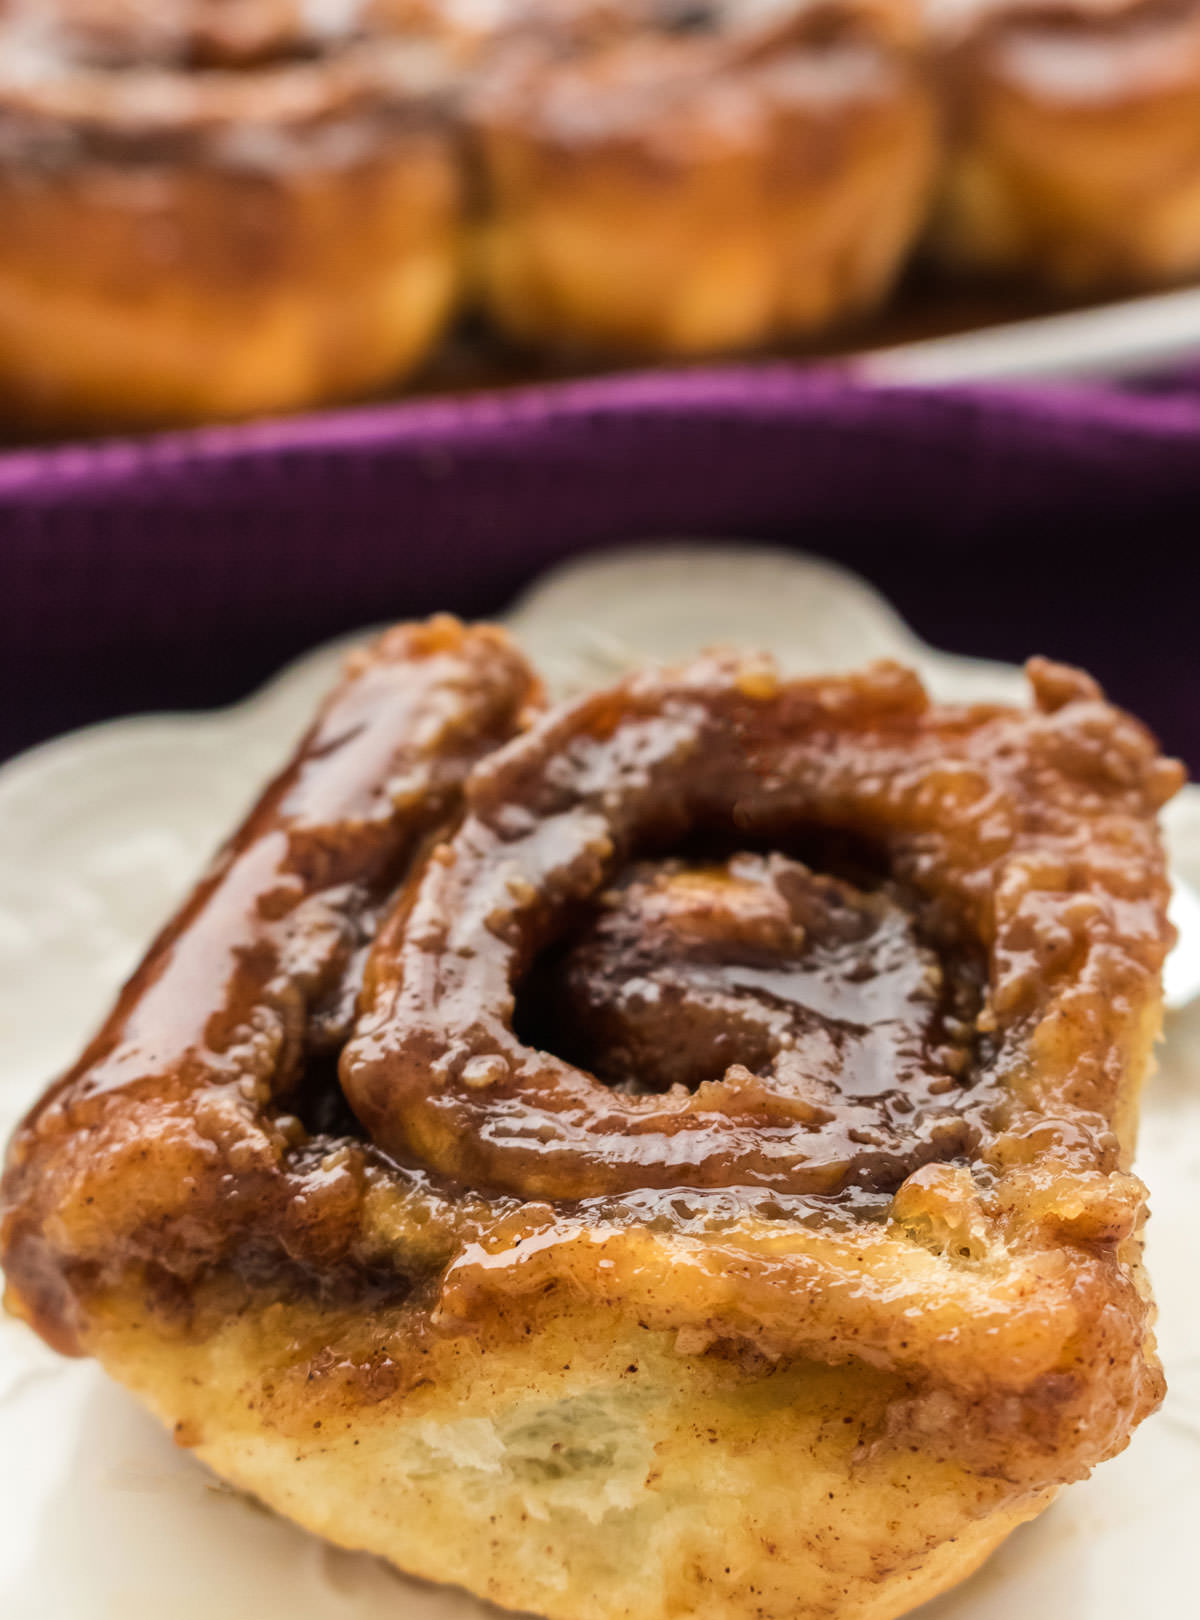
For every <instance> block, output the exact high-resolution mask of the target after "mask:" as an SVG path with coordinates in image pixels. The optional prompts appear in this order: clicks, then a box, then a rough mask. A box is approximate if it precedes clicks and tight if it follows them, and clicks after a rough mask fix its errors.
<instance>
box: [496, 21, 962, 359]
mask: <svg viewBox="0 0 1200 1620" xmlns="http://www.w3.org/2000/svg"><path fill="white" fill-rule="evenodd" d="M542 9H543V10H544V12H545V13H548V16H546V17H543V19H542V26H541V27H540V28H539V29H537V30H536V31H531V33H527V34H526V35H525V36H524V37H523V38H519V39H518V40H516V41H514V42H510V49H508V50H507V51H499V52H497V53H496V60H495V63H494V69H493V71H492V72H491V73H490V74H489V75H486V76H485V80H484V84H483V86H482V88H481V90H480V92H479V95H478V98H477V103H476V108H475V118H474V129H475V135H476V140H477V144H478V150H479V161H480V166H481V170H482V175H483V183H484V199H485V200H484V210H483V218H482V221H481V224H480V228H479V240H478V255H477V257H478V268H479V275H480V280H481V285H482V291H483V297H484V301H485V304H486V307H487V310H488V312H489V314H490V315H491V317H492V319H493V320H494V321H495V322H496V323H497V324H498V325H499V326H500V327H501V328H502V329H504V330H505V331H507V332H509V333H511V334H513V335H514V336H516V337H518V338H522V339H526V340H535V341H538V342H541V343H546V342H549V343H551V344H557V345H566V346H570V347H576V348H580V347H582V348H589V347H590V348H599V349H608V350H614V349H615V350H626V351H629V352H631V353H636V352H639V351H640V352H642V353H651V354H689V353H697V352H701V351H704V350H712V349H722V348H731V347H737V346H742V347H745V346H747V345H754V344H762V343H766V342H769V341H771V340H775V341H778V340H780V339H781V338H787V337H789V336H795V335H797V334H803V333H810V332H813V331H817V330H820V329H823V328H825V327H828V326H829V325H830V324H831V323H832V322H835V321H837V320H838V319H841V318H844V317H846V316H849V315H853V314H855V313H859V312H861V311H862V310H864V309H867V308H870V307H871V306H872V305H874V304H875V303H877V302H878V301H879V300H880V299H881V298H882V297H883V296H884V294H885V293H886V292H887V291H888V290H889V289H890V286H891V283H892V281H893V278H894V276H895V273H896V270H897V268H898V266H899V263H900V261H901V259H902V257H903V255H904V254H905V253H906V251H907V250H908V248H909V247H910V245H911V243H912V241H913V239H914V237H915V235H916V234H917V231H918V230H919V228H920V225H921V223H922V220H923V217H924V210H925V205H926V202H927V199H928V196H929V192H930V188H931V184H932V179H933V174H934V165H935V158H936V148H937V142H936V139H935V128H936V119H935V116H934V111H933V103H932V100H931V97H930V95H929V93H928V89H927V86H926V84H925V78H924V74H923V73H922V71H921V70H920V68H919V66H918V65H917V64H916V62H915V53H914V49H913V47H914V44H915V37H916V33H917V18H916V13H915V10H914V9H913V8H912V7H910V6H908V5H907V4H906V0H895V3H892V0H879V3H873V0H865V3H862V4H860V3H858V0H831V3H817V4H815V5H813V4H806V3H804V0H766V3H759V4H752V5H743V4H738V3H733V0H699V3H694V0H691V3H689V0H621V3H619V4H616V5H611V4H610V5H605V4H604V3H603V0H558V4H557V5H555V4H553V0H545V4H544V6H543V8H542Z"/></svg>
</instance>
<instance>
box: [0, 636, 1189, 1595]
mask: <svg viewBox="0 0 1200 1620" xmlns="http://www.w3.org/2000/svg"><path fill="white" fill-rule="evenodd" d="M1031 673H1032V677H1033V684H1034V691H1035V696H1036V707H1035V708H1034V709H1033V710H1032V711H1028V712H1023V711H1019V710H1012V709H1005V708H990V707H976V708H959V707H938V706H934V705H931V704H930V703H929V701H928V699H927V698H926V696H925V694H924V693H923V691H922V689H921V687H920V685H919V683H918V682H917V681H916V679H915V677H913V676H911V675H910V674H908V673H907V672H905V671H903V670H900V669H897V668H896V667H895V666H878V667H876V668H875V669H873V670H871V671H868V672H865V673H863V674H862V675H859V676H852V677H842V678H837V679H829V680H824V681H792V682H785V681H782V680H780V679H779V677H778V676H777V675H776V674H775V672H774V670H773V668H772V667H771V666H770V665H769V663H766V662H765V661H763V660H761V659H707V660H701V661H698V662H697V663H695V664H694V665H691V666H689V667H688V668H686V669H684V670H680V671H676V672H673V673H667V674H662V673H655V672H648V673H646V674H643V675H640V676H634V677H632V678H630V679H629V680H627V681H625V682H623V683H621V684H620V685H619V686H617V687H615V688H613V689H611V690H609V691H605V692H601V693H598V694H594V695H591V696H589V697H586V698H583V699H581V700H579V701H578V702H577V703H575V704H573V705H570V706H567V707H564V708H561V709H557V710H553V711H551V712H549V713H548V714H546V715H545V716H544V717H542V718H540V719H535V720H534V721H533V723H532V725H530V726H528V729H526V730H525V731H524V734H523V735H517V736H516V737H515V738H513V740H512V741H510V742H507V743H506V742H505V741H504V739H505V738H507V737H509V736H510V735H511V734H512V733H513V732H514V731H515V730H518V729H519V728H521V727H522V726H523V725H525V724H527V720H526V714H525V711H526V710H527V707H528V706H529V705H536V704H537V702H538V691H537V686H536V682H535V681H534V679H533V677H532V675H531V673H530V671H529V670H528V669H527V668H526V667H525V666H524V664H523V662H522V660H521V659H520V657H519V656H518V655H517V653H516V652H515V650H514V649H513V648H512V647H511V645H509V644H508V643H506V642H505V640H504V639H503V638H501V637H499V636H498V635H496V634H494V633H490V632H487V631H485V630H483V631H463V630H461V629H460V628H459V627H457V626H455V625H454V624H453V623H450V622H447V621H435V622H434V623H433V624H431V625H430V626H427V627H415V628H409V629H405V630H400V631H396V632H392V633H390V634H389V635H388V636H387V637H386V638H384V640H383V641H382V642H381V643H380V644H379V645H378V646H377V647H376V648H375V649H374V650H373V651H372V652H371V653H369V654H367V655H365V656H360V657H359V658H357V659H356V660H355V662H354V663H353V665H352V667H351V669H350V671H349V674H348V678H347V680H346V682H345V683H344V684H343V686H342V687H341V688H340V689H339V691H338V692H337V693H335V695H334V696H333V698H332V699H331V700H330V702H329V703H328V704H327V705H326V707H325V708H324V710H323V712H322V714H321V716H320V717H319V718H318V722H317V724H316V726H315V727H314V729H313V731H312V732H311V733H310V735H309V737H308V739H306V741H305V743H304V744H303V745H302V747H301V750H300V752H299V753H298V755H297V757H296V759H295V760H294V762H293V764H292V765H291V766H290V767H289V769H288V770H287V771H286V772H285V773H284V774H283V776H282V777H281V778H280V779H279V780H278V781H277V782H276V783H275V784H273V785H272V787H271V788H270V789H268V791H267V793H266V794H265V795H264V798H263V799H262V801H261V802H260V804H259V806H258V807H257V808H256V810H255V811H254V812H252V814H251V816H250V818H249V819H248V821H247V822H246V824H245V825H244V827H243V828H242V830H241V832H240V833H239V834H238V835H237V836H236V837H235V839H234V840H233V841H232V842H231V844H230V845H229V846H228V847H227V848H226V850H225V851H223V852H222V854H221V856H220V857H219V859H218V861H217V862H216V863H215V865H214V867H213V869H212V871H211V872H210V874H209V875H208V877H207V878H206V879H205V880H204V881H203V882H202V884H201V886H200V888H199V889H198V890H197V891H196V894H195V895H194V896H193V898H192V900H191V901H190V902H189V903H188V905H187V906H185V908H184V909H183V911H182V912H181V913H180V916H179V918H178V919H177V920H176V922H175V923H173V924H172V925H171V926H170V927H169V928H168V929H167V930H166V931H165V933H164V934H163V935H162V936H161V937H160V939H159V940H158V941H157V942H156V944H155V945H154V946H153V947H152V948H151V951H150V953H149V955H148V956H147V958H146V961H145V962H144V964H143V966H142V968H140V969H139V971H138V973H137V974H135V976H134V978H133V979H132V980H131V981H130V984H129V985H128V986H127V988H126V991H125V992H124V994H123V996H122V999H121V1002H120V1003H119V1005H118V1007H117V1008H116V1010H115V1011H114V1014H113V1016H112V1017H111V1019H110V1020H109V1021H108V1023H107V1024H106V1025H105V1027H104V1028H103V1029H102V1031H101V1032H100V1034H99V1035H98V1036H97V1038H96V1040H95V1041H94V1042H93V1043H92V1045H91V1046H90V1047H89V1049H88V1051H87V1052H86V1053H85V1054H84V1056H83V1058H82V1059H81V1060H80V1063H79V1064H78V1065H77V1066H76V1068H75V1069H74V1070H73V1071H72V1072H71V1073H70V1074H69V1075H68V1076H67V1077H65V1079H64V1080H63V1081H62V1082H60V1084H59V1085H58V1086H56V1087H55V1088H53V1089H52V1090H51V1092H50V1093H49V1094H48V1095H47V1097H46V1098H45V1099H44V1100H43V1102H42V1103H41V1104H39V1106H38V1108H37V1109H35V1111H34V1113H33V1115H31V1117H30V1119H29V1120H28V1121H27V1122H26V1125H25V1126H24V1128H23V1129H22V1131H21V1132H20V1133H19V1135H18V1138H17V1139H16V1142H15V1144H14V1148H13V1152H12V1156H11V1160H10V1165H9V1169H8V1172H7V1175H6V1178H5V1184H4V1194H5V1199H6V1205H7V1208H6V1215H5V1220H4V1227H3V1250H4V1260H5V1265H6V1269H7V1272H8V1275H9V1281H10V1301H11V1303H12V1304H13V1305H14V1306H15V1307H16V1308H17V1309H18V1310H19V1311H20V1312H21V1313H22V1314H24V1315H26V1316H27V1317H28V1318H29V1319H30V1320H31V1321H33V1322H34V1323H35V1325H37V1326H38V1327H39V1328H40V1329H41V1331H42V1332H43V1333H44V1334H45V1335H47V1336H48V1337H50V1338H52V1339H53V1340H54V1341H55V1342H56V1343H58V1344H59V1345H60V1347H62V1348H64V1349H74V1350H81V1349H82V1350H87V1351H89V1352H91V1353H94V1354H96V1355H97V1356H99V1358H100V1359H101V1360H102V1361H103V1362H104V1363H105V1365H106V1366H108V1367H109V1369H110V1370H111V1371H113V1372H114V1373H115V1374H116V1375H117V1376H118V1377H120V1378H122V1379H123V1380H124V1381H126V1382H127V1383H129V1384H130V1385H131V1387H133V1388H134V1389H135V1390H137V1391H139V1392H140V1393H141V1394H142V1396H143V1397H144V1398H145V1399H146V1400H147V1401H148V1402H149V1404H150V1405H151V1406H152V1407H153V1408H154V1409H155V1410H157V1411H158V1412H159V1413H160V1415H162V1416H163V1417H165V1418H166V1419H167V1420H168V1421H169V1422H170V1423H171V1424H172V1425H173V1427H174V1429H175V1432H176V1435H177V1438H178V1439H179V1440H180V1442H181V1443H183V1444H185V1445H191V1446H195V1447H196V1449H197V1450H198V1451H199V1453H200V1455H202V1456H204V1457H205V1458H207V1459H208V1460H209V1461H210V1462H211V1463H212V1464H213V1465H214V1466H215V1467H217V1468H218V1470H219V1471H221V1472H222V1473H224V1474H226V1475H227V1476H228V1477H229V1478H231V1479H232V1480H234V1481H235V1482H236V1483H238V1484H240V1485H242V1486H244V1487H245V1488H248V1489H250V1490H253V1491H256V1492H257V1493H258V1494H260V1495H261V1496H262V1497H263V1498H264V1499H265V1500H267V1501H269V1502H270V1503H272V1504H273V1505H275V1506H276V1507H279V1508H281V1509H282V1510H283V1511H285V1512H288V1513H290V1514H291V1515H292V1516H294V1517H295V1518H297V1519H299V1520H300V1522H302V1523H304V1524H306V1525H308V1526H309V1527H311V1528H314V1529H316V1530H319V1531H321V1532H322V1533H324V1534H326V1535H329V1536H331V1537H332V1538H333V1539H335V1540H338V1541H340V1542H342V1543H343V1544H346V1545H351V1546H366V1547H369V1548H371V1549H372V1550H374V1551H377V1552H382V1553H384V1554H386V1555H387V1556H389V1557H391V1558H393V1559H394V1560H395V1561H396V1562H397V1563H399V1564H400V1565H401V1566H402V1567H404V1568H408V1569H411V1570H414V1571H416V1572H417V1573H420V1574H424V1575H427V1576H431V1577H432V1578H435V1579H445V1578H447V1576H449V1577H451V1578H453V1579H455V1580H457V1581H459V1582H461V1583H462V1584H465V1585H467V1586H469V1587H470V1588H471V1589H472V1590H475V1591H477V1592H481V1593H483V1594H485V1595H487V1596H490V1597H492V1598H495V1599H497V1600H498V1601H500V1602H503V1603H507V1604H509V1605H511V1606H513V1607H521V1608H533V1609H535V1610H538V1611H540V1612H543V1613H546V1614H549V1615H554V1616H560V1615H561V1616H564V1617H568V1620H570V1617H577V1616H586V1617H591V1616H597V1617H599V1616H614V1617H615V1616H617V1615H621V1614H628V1613H637V1614H638V1615H639V1616H655V1615H664V1616H665V1615H668V1614H678V1613H681V1612H682V1613H692V1614H696V1615H702V1616H711V1617H713V1620H715V1617H716V1616H722V1617H728V1616H730V1615H739V1616H740V1615H746V1616H747V1617H749V1616H751V1615H754V1616H762V1615H771V1616H777V1617H782V1616H784V1615H787V1616H796V1615H813V1616H816V1615H828V1614H831V1613H833V1614H838V1615H842V1616H852V1615H859V1616H866V1615H872V1616H877V1617H883V1616H886V1615H892V1614H897V1613H899V1612H902V1611H903V1610H904V1609H905V1608H907V1607H910V1606H911V1605H912V1604H914V1603H916V1602H918V1601H920V1600H921V1599H923V1598H924V1597H927V1596H929V1595H931V1594H932V1593H933V1592H934V1591H936V1590H939V1589H941V1588H942V1587H943V1586H945V1585H946V1584H948V1583H949V1582H951V1581H953V1580H955V1579H958V1578H960V1577H961V1576H962V1575H963V1574H965V1573H967V1572H968V1570H969V1569H970V1568H972V1567H974V1565H975V1564H976V1563H977V1562H978V1561H979V1559H980V1558H982V1557H983V1556H984V1555H985V1554H986V1552H987V1551H988V1550H989V1549H990V1548H991V1547H992V1546H994V1545H995V1543H996V1542H997V1541H998V1540H999V1539H1001V1538H1002V1537H1003V1536H1004V1535H1005V1534H1006V1533H1007V1531H1008V1530H1009V1529H1011V1528H1012V1526H1013V1525H1014V1524H1016V1523H1018V1522H1020V1521H1021V1520H1022V1519H1024V1518H1028V1517H1029V1516H1031V1515H1032V1514H1033V1513H1035V1512H1037V1511H1038V1510H1039V1509H1040V1508H1041V1507H1042V1506H1044V1505H1045V1503H1046V1501H1047V1500H1048V1499H1049V1496H1050V1495H1051V1494H1052V1493H1053V1491H1054V1490H1055V1489H1056V1488H1057V1486H1058V1485H1059V1484H1061V1483H1063V1482H1064V1481H1066V1480H1069V1479H1072V1478H1076V1477H1079V1476H1080V1475H1081V1474H1082V1473H1084V1472H1086V1471H1087V1469H1088V1468H1090V1467H1091V1466H1092V1465H1093V1464H1094V1463H1095V1462H1097V1461H1099V1460H1100V1459H1101V1458H1103V1457H1104V1456H1106V1455H1109V1454H1111V1453H1112V1452H1113V1451H1114V1450H1117V1449H1119V1448H1120V1447H1121V1446H1122V1445H1123V1444H1124V1442H1125V1440H1126V1439H1127V1438H1128V1434H1129V1432H1130V1429H1131V1428H1132V1426H1133V1425H1134V1424H1135V1423H1136V1422H1137V1421H1138V1420H1139V1419H1140V1417H1142V1416H1144V1415H1145V1413H1146V1412H1148V1411H1149V1410H1151V1409H1152V1408H1153V1406H1154V1405H1155V1404H1156V1402H1157V1400H1158V1399H1159V1398H1160V1396H1161V1373H1160V1371H1159V1369H1158V1365H1157V1360H1156V1358H1155V1355H1154V1348H1153V1340H1152V1336H1151V1333H1150V1321H1151V1313H1150V1302H1149V1297H1148V1294H1147V1292H1146V1288H1145V1282H1144V1279H1143V1278H1142V1276H1141V1273H1140V1267H1139V1255H1140V1224H1141V1219H1142V1215H1143V1211H1144V1203H1143V1199H1144V1192H1143V1189H1142V1188H1141V1187H1140V1184H1139V1183H1137V1182H1136V1180H1135V1179H1134V1178H1133V1177H1132V1176H1131V1175H1130V1174H1129V1171H1128V1164H1129V1154H1130V1149H1131V1142H1132V1130H1133V1119H1134V1113H1135V1107H1136V1093H1137V1087H1138V1084H1139V1082H1140V1080H1141V1078H1142V1075H1143V1073H1144V1070H1145V1067H1146V1062H1147V1058H1148V1053H1149V1047H1150V1043H1151V1041H1152V1039H1153V1035H1154V1032H1155V1029H1156V1027H1157V1015H1158V1005H1159V992H1158V973H1159V969H1160V967H1161V961H1162V956H1163V954H1164V951H1165V948H1166V945H1167V943H1168V940H1169V936H1170V930H1169V927H1168V926H1167V924H1166V921H1165V914H1164V907H1165V898H1166V894H1165V879H1164V873H1163V862H1162V854H1161V849H1160V847H1159V844H1158V839H1157V834H1156V831H1155V826H1154V813H1155V811H1156V809H1157V808H1158V807H1159V805H1160V804H1161V803H1162V802H1163V801H1164V799H1165V798H1166V797H1167V796H1169V794H1170V793H1171V792H1172V791H1173V789H1174V788H1175V786H1177V784H1178V777H1179V773H1178V771H1177V769H1176V768H1175V767H1173V766H1171V765H1170V764H1168V763H1166V762H1163V761H1161V760H1160V759H1159V758H1158V756H1157V751H1156V750H1155V748H1154V746H1153V743H1152V741H1151V739H1150V738H1149V737H1148V736H1147V734H1146V733H1145V732H1144V731H1143V730H1142V729H1141V728H1140V727H1138V726H1137V725H1136V724H1135V723H1134V722H1132V721H1131V720H1129V719H1128V717H1126V716H1123V715H1121V714H1120V713H1119V712H1118V711H1116V710H1113V709H1111V708H1110V707H1109V706H1108V705H1106V704H1105V703H1104V702H1103V700H1102V699H1101V697H1100V694H1099V693H1098V691H1097V689H1096V688H1095V687H1094V685H1093V684H1092V683H1090V682H1089V681H1088V680H1087V679H1086V677H1082V676H1080V675H1078V674H1076V673H1074V672H1071V671H1067V670H1063V669H1061V668H1058V667H1055V666H1051V665H1045V664H1038V665H1035V666H1034V667H1033V669H1032V671H1031ZM731 846H732V852H731ZM639 982H640V983H641V985H642V986H643V990H642V994H641V996H640V999H639V998H638V997H637V996H633V995H631V990H632V989H634V988H635V987H636V985H637V984H638V983H639ZM360 983H361V985H362V989H361V993H360V992H359V985H360ZM564 1000H566V1001H567V1002H568V1003H569V1004H570V1005H571V1006H572V1008H573V1009H574V1012H573V1015H572V1017H571V1019H570V1023H571V1025H572V1027H573V1029H574V1032H575V1038H576V1039H577V1040H581V1041H582V1043H583V1045H582V1046H580V1047H577V1048H576V1050H574V1051H564V1050H561V1049H557V1041H558V1038H559V1037H558V1036H557V1035H556V1034H555V1032H554V1030H553V1029H552V1028H551V1027H550V1025H549V1024H548V1023H547V1022H546V1008H547V1006H549V1007H550V1008H551V1009H553V1008H554V1007H556V1006H557V1007H560V1008H561V1006H562V1004H563V1001H564ZM714 1009H715V1010H716V1013H717V1015H718V1016H717V1017H716V1018H713V1017H712V1016H711V1014H712V1013H713V1011H714ZM705 1018H707V1023H705V1022H704V1020H705ZM681 1034H684V1035H686V1037H687V1039H686V1040H682V1039H681V1038H680V1037H681ZM347 1037H349V1039H347ZM339 1051H340V1052H341V1060H340V1064H339V1066H338V1071H337V1072H340V1085H339V1084H338V1081H337V1078H336V1073H335V1068H334V1060H335V1058H336V1056H337V1054H338V1052H339ZM581 1063H587V1064H588V1065H590V1067H588V1068H586V1069H585V1068H582V1067H580V1064H581ZM681 1065H682V1066H681ZM710 1071H711V1072H710ZM347 1104H349V1107H350V1108H352V1109H353V1111H354V1113H353V1115H351V1113H350V1112H349V1109H348V1107H347ZM355 1118H357V1120H358V1124H357V1125H356V1124H355Z"/></svg>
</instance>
